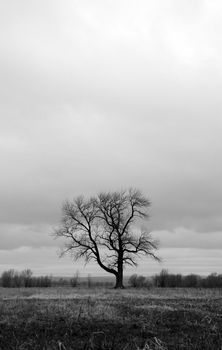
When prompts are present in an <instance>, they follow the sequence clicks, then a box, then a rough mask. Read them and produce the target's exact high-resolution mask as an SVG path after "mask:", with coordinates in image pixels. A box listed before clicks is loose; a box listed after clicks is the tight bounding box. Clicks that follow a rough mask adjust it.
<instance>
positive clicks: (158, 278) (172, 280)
mask: <svg viewBox="0 0 222 350" xmlns="http://www.w3.org/2000/svg"><path fill="white" fill-rule="evenodd" d="M128 284H129V286H131V287H133V288H141V287H143V288H151V287H158V288H222V274H219V275H218V274H216V273H212V274H210V275H208V276H206V277H204V276H199V275H196V274H189V275H185V276H183V275H181V274H173V273H169V272H168V271H167V270H162V271H161V272H160V273H159V274H157V275H155V276H152V277H150V278H146V277H144V276H141V275H137V274H134V275H132V276H131V277H130V278H129V280H128Z"/></svg>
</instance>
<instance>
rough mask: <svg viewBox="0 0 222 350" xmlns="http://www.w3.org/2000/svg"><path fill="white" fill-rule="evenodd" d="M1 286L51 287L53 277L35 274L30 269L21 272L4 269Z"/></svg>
mask: <svg viewBox="0 0 222 350" xmlns="http://www.w3.org/2000/svg"><path fill="white" fill-rule="evenodd" d="M0 282H1V286H2V287H7V288H16V287H17V288H20V287H25V288H30V287H51V286H52V278H51V277H50V276H40V277H36V276H33V273H32V271H31V270H30V269H27V270H23V271H21V272H18V271H15V270H14V269H11V270H8V271H4V272H3V273H2V275H1V280H0Z"/></svg>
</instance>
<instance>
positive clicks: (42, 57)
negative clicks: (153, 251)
mask: <svg viewBox="0 0 222 350" xmlns="http://www.w3.org/2000/svg"><path fill="white" fill-rule="evenodd" d="M221 34H222V3H221V1H220V0H195V1H194V0H149V1H147V0H144V1H143V0H139V1H138V0H137V1H136V0H127V1H123V0H118V1H117V0H112V1H111V0H110V1H108V0H95V1H90V0H88V1H86V0H79V1H77V0H65V1H62V0H44V1H43V0H38V1H34V0H20V1H17V0H7V1H4V0H0V123H1V126H0V159H1V172H0V193H1V195H0V238H1V240H0V250H1V251H0V272H2V271H3V270H5V269H8V268H16V269H23V268H28V267H29V268H31V269H32V270H33V271H34V272H35V273H38V274H45V273H53V274H54V275H58V274H60V275H68V274H72V272H73V271H75V270H77V269H79V271H80V272H81V273H82V274H83V275H84V274H88V273H91V274H92V275H93V274H100V275H104V274H105V273H104V272H103V270H99V269H98V268H97V267H96V266H94V265H90V266H88V267H82V263H78V264H77V263H75V264H73V262H72V261H71V259H70V258H66V259H63V260H61V259H58V255H57V250H58V246H59V242H58V241H55V240H53V239H52V237H51V236H50V232H51V231H52V229H53V227H54V226H56V225H57V223H58V222H59V220H60V217H61V206H62V203H63V201H64V200H65V199H66V198H69V199H72V198H73V197H74V196H76V195H79V194H84V195H86V196H87V195H91V194H96V193H97V192H99V191H107V190H118V189H122V188H127V187H137V188H140V189H141V191H143V193H144V194H145V195H147V196H148V197H149V198H150V199H151V201H152V209H151V212H150V220H149V222H147V226H148V228H149V229H150V231H151V232H152V233H153V235H154V236H155V237H157V238H159V240H160V253H159V254H160V255H161V256H162V258H163V262H162V264H161V265H160V264H158V263H156V262H151V261H150V260H144V261H141V262H140V265H139V267H138V269H137V270H136V272H137V273H143V274H152V273H154V272H158V271H160V270H161V269H162V268H168V269H169V270H170V271H172V272H182V273H189V272H193V273H201V274H207V273H210V272H213V271H215V272H219V273H222V213H221V208H222V205H221V204H222V189H221V179H222V164H221V155H222V137H221V131H222V118H221V114H222V99H221V93H222V42H221ZM131 272H132V271H131V270H128V273H131Z"/></svg>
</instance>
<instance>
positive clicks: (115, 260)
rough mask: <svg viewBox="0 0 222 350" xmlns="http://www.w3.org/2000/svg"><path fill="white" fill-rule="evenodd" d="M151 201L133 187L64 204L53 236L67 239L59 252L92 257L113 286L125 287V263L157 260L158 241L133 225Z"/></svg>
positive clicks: (78, 256)
mask: <svg viewBox="0 0 222 350" xmlns="http://www.w3.org/2000/svg"><path fill="white" fill-rule="evenodd" d="M149 207H150V201H149V200H148V199H147V198H146V197H145V196H143V195H142V193H141V192H140V191H138V190H136V189H129V190H127V191H118V192H107V193H100V194H98V195H97V196H95V197H91V198H89V199H86V198H84V197H83V196H79V197H77V198H74V199H73V201H66V202H65V204H64V205H63V208H62V212H63V216H62V221H61V225H60V226H59V227H58V228H57V229H55V231H54V235H55V236H56V237H63V238H65V239H66V244H65V246H64V249H63V251H62V254H61V255H64V254H66V253H70V254H71V255H72V256H73V258H74V259H76V260H77V259H79V258H84V259H85V261H86V263H87V262H89V261H90V260H95V261H96V262H97V264H98V265H99V266H100V267H101V268H102V269H103V270H105V271H106V272H108V273H111V274H113V275H114V276H115V278H116V284H115V288H124V286H123V269H124V267H125V265H127V264H128V265H134V266H136V265H137V264H136V258H137V257H138V256H141V255H145V256H150V257H152V258H154V259H156V260H159V258H158V257H157V256H156V255H155V251H156V250H157V249H158V244H157V242H156V241H155V240H154V239H153V238H152V236H151V235H150V233H148V232H147V231H146V230H145V231H144V230H142V231H140V232H139V233H138V229H137V228H136V225H138V223H139V221H141V219H145V218H147V217H148V213H147V210H148V208H149Z"/></svg>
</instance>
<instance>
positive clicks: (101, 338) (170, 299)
mask: <svg viewBox="0 0 222 350" xmlns="http://www.w3.org/2000/svg"><path fill="white" fill-rule="evenodd" d="M0 349H1V350H25V349H30V350H31V349H32V350H37V349H39V350H40V349H41V350H43V349H44V350H56V349H57V350H71V349H75V350H78V349H79V350H83V349H85V350H88V349H89V350H111V349H112V350H139V349H144V350H145V349H147V350H148V349H150V350H166V349H168V350H171V349H172V350H177V349H178V350H179V349H181V350H182V349H183V350H185V349H186V350H190V349H199V350H204V349H211V350H212V349H215V350H220V349H222V295H221V291H220V290H209V289H205V290H203V289H202V290H200V289H125V290H112V289H94V288H91V289H86V288H85V289H81V288H69V287H67V288H45V289H31V288H30V289H3V288H2V289H0Z"/></svg>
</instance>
